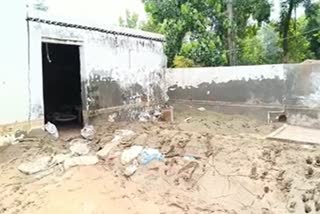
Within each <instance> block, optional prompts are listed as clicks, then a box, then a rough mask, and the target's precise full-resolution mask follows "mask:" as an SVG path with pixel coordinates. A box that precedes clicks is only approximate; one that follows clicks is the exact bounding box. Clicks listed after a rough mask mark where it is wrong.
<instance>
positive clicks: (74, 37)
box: [30, 18, 166, 117]
mask: <svg viewBox="0 0 320 214" xmlns="http://www.w3.org/2000/svg"><path fill="white" fill-rule="evenodd" d="M51 20H52V19H51ZM54 20H55V21H63V22H68V23H72V21H71V20H68V19H62V20H61V18H60V19H54ZM77 23H79V22H77ZM81 24H82V25H83V26H84V25H85V26H88V25H89V24H88V23H81ZM89 26H92V25H89ZM95 27H97V28H99V29H101V28H103V27H105V26H95ZM30 29H31V33H30V38H31V40H32V47H31V49H32V50H31V57H32V60H31V61H32V62H34V63H33V64H32V68H33V71H32V76H33V79H34V80H35V81H36V82H37V83H35V84H34V86H33V88H32V92H33V94H34V97H33V100H34V102H33V105H34V106H35V107H37V108H36V109H35V110H37V111H38V112H34V115H35V117H36V116H37V115H43V107H42V105H43V104H42V103H43V100H42V82H41V81H39V79H40V80H41V79H42V67H41V57H40V56H41V41H45V42H52V43H62V44H72V45H78V46H79V48H80V56H79V57H80V61H81V62H80V63H81V81H82V90H83V91H82V92H83V97H82V99H83V102H84V106H83V108H84V110H87V111H88V112H90V111H91V110H99V109H105V108H110V107H118V106H126V105H128V104H142V105H149V104H153V103H159V102H163V101H164V100H165V99H166V84H165V72H166V70H165V69H166V56H165V55H164V52H163V42H161V41H158V40H159V39H163V37H162V36H161V35H158V34H152V33H146V32H142V31H134V30H130V29H123V28H116V29H114V28H112V30H113V31H119V32H122V34H123V35H116V34H110V33H104V32H99V31H94V30H86V29H79V28H77V27H76V26H75V25H74V26H73V27H70V26H69V27H68V26H60V25H55V24H46V23H39V22H36V21H30ZM108 29H109V28H108ZM124 34H131V35H136V36H127V35H124ZM141 35H142V36H144V37H146V38H151V39H146V38H138V37H139V36H141ZM152 38H155V39H152ZM49 51H50V50H49ZM39 91H40V92H39ZM38 106H40V107H39V108H38Z"/></svg>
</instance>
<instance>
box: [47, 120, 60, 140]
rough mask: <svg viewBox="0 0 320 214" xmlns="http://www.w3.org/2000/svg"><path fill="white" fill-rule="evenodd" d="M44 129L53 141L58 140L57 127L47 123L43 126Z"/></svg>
mask: <svg viewBox="0 0 320 214" xmlns="http://www.w3.org/2000/svg"><path fill="white" fill-rule="evenodd" d="M44 129H45V130H46V131H47V132H48V133H49V134H50V135H52V136H53V137H54V138H55V139H58V138H59V132H58V129H57V127H56V126H55V125H54V124H53V123H50V122H47V124H46V125H45V126H44Z"/></svg>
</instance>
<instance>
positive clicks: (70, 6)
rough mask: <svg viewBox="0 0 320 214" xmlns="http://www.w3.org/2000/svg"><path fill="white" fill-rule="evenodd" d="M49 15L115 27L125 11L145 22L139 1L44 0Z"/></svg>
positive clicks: (142, 8) (142, 7)
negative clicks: (137, 15)
mask: <svg viewBox="0 0 320 214" xmlns="http://www.w3.org/2000/svg"><path fill="white" fill-rule="evenodd" d="M46 2H47V5H48V7H49V11H48V12H49V13H51V14H55V15H63V16H74V17H76V18H82V19H87V20H89V21H99V22H101V23H103V24H108V25H117V24H118V19H119V17H120V16H123V17H125V12H126V10H129V11H132V12H135V13H138V14H139V17H140V19H141V20H146V13H145V11H144V6H143V3H142V2H141V0H89V1H88V0H46Z"/></svg>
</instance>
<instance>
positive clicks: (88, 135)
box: [81, 125, 96, 140]
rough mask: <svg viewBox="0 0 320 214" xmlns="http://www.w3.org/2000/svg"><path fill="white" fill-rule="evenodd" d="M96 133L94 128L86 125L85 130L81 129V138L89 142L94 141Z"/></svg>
mask: <svg viewBox="0 0 320 214" xmlns="http://www.w3.org/2000/svg"><path fill="white" fill-rule="evenodd" d="M95 134H96V131H95V129H94V127H93V126H91V125H90V126H89V125H86V126H85V127H84V128H83V129H81V136H82V137H83V138H84V139H87V140H93V138H94V136H95Z"/></svg>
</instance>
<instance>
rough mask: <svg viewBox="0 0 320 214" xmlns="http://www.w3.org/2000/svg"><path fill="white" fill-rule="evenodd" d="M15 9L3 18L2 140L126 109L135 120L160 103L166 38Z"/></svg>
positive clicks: (15, 6)
mask: <svg viewBox="0 0 320 214" xmlns="http://www.w3.org/2000/svg"><path fill="white" fill-rule="evenodd" d="M18 2H20V3H19V4H17V3H18ZM18 2H17V1H15V3H13V1H6V2H5V7H1V12H2V13H0V14H1V15H0V16H4V17H2V18H0V20H1V26H6V30H5V31H4V32H3V33H2V35H1V37H2V38H1V39H0V41H1V51H0V54H1V57H0V58H1V66H2V69H1V81H0V97H1V107H0V108H1V111H0V135H1V133H4V132H8V131H9V132H10V131H14V130H17V129H22V130H27V129H31V128H36V127H41V126H43V124H44V123H45V122H46V121H51V120H58V121H64V120H70V119H72V118H73V117H74V121H76V123H78V124H80V125H82V124H84V123H89V122H90V116H92V115H95V114H97V113H101V112H115V111H118V112H119V111H121V110H123V109H126V111H124V112H126V113H125V114H126V115H125V116H123V117H128V116H129V117H131V118H133V117H136V116H137V115H136V114H137V111H134V109H136V108H140V109H141V108H144V107H147V106H151V105H154V104H158V103H160V102H162V101H163V100H164V99H165V91H166V90H165V81H164V78H165V68H166V57H165V55H164V53H163V42H164V38H163V36H161V35H158V34H153V33H147V32H142V31H138V30H132V29H124V28H111V27H107V26H103V25H100V24H96V23H86V22H83V21H79V20H70V19H66V18H61V17H46V16H44V15H43V14H39V13H37V14H35V13H29V14H28V13H27V10H26V7H25V5H24V4H23V2H24V1H22V0H20V1H18ZM7 11H16V13H14V14H13V13H9V12H7ZM9 20H10V22H9ZM118 116H119V117H120V116H121V115H118Z"/></svg>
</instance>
